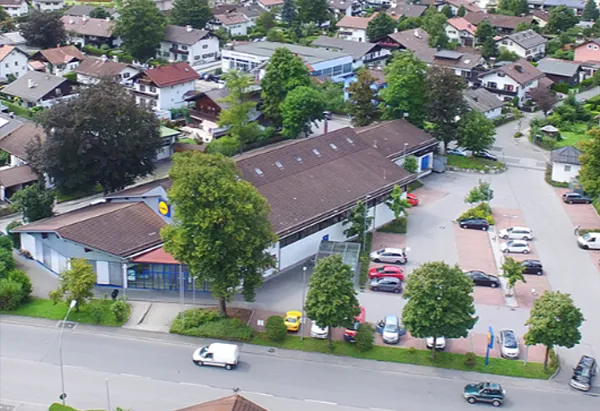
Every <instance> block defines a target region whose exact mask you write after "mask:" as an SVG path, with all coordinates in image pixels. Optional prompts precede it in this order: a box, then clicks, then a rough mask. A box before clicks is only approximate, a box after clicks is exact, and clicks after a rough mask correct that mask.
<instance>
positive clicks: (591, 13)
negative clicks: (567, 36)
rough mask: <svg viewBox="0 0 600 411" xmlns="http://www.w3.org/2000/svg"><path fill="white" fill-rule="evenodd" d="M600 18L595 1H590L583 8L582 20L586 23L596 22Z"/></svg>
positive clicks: (599, 11)
mask: <svg viewBox="0 0 600 411" xmlns="http://www.w3.org/2000/svg"><path fill="white" fill-rule="evenodd" d="M598 17H600V10H598V6H597V5H596V2H595V1H594V0H588V1H587V3H585V7H584V8H583V15H582V16H581V18H582V19H583V20H585V21H596V20H598Z"/></svg>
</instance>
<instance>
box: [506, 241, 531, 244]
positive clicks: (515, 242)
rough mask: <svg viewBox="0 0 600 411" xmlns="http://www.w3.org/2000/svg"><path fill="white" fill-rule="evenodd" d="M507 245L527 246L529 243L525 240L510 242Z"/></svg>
mask: <svg viewBox="0 0 600 411" xmlns="http://www.w3.org/2000/svg"><path fill="white" fill-rule="evenodd" d="M509 243H511V244H519V245H523V244H525V245H528V244H529V243H528V242H527V241H525V240H510V241H509Z"/></svg>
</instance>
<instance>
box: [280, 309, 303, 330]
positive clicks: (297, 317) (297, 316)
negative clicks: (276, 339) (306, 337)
mask: <svg viewBox="0 0 600 411" xmlns="http://www.w3.org/2000/svg"><path fill="white" fill-rule="evenodd" d="M301 320H302V313H301V312H300V311H288V312H287V313H285V319H284V320H283V323H284V324H285V326H286V327H287V329H288V331H294V332H296V331H298V329H300V321H301Z"/></svg>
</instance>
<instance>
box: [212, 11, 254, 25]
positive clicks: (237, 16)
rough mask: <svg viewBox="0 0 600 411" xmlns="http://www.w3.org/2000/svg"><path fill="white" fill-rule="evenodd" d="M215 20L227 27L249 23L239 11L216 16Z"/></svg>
mask: <svg viewBox="0 0 600 411" xmlns="http://www.w3.org/2000/svg"><path fill="white" fill-rule="evenodd" d="M215 19H217V20H219V21H220V22H221V24H224V25H226V26H229V25H231V24H241V23H246V22H247V21H248V18H246V16H244V15H243V14H242V13H238V12H237V11H232V12H229V13H226V14H217V15H215Z"/></svg>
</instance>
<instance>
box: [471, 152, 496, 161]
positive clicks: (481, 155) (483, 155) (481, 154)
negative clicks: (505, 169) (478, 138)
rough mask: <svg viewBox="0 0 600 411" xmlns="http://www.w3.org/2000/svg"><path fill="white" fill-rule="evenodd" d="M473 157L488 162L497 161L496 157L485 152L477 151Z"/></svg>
mask: <svg viewBox="0 0 600 411" xmlns="http://www.w3.org/2000/svg"><path fill="white" fill-rule="evenodd" d="M473 157H479V158H484V159H486V160H490V161H498V157H496V156H495V155H493V154H490V153H489V152H487V151H479V152H477V153H473Z"/></svg>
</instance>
